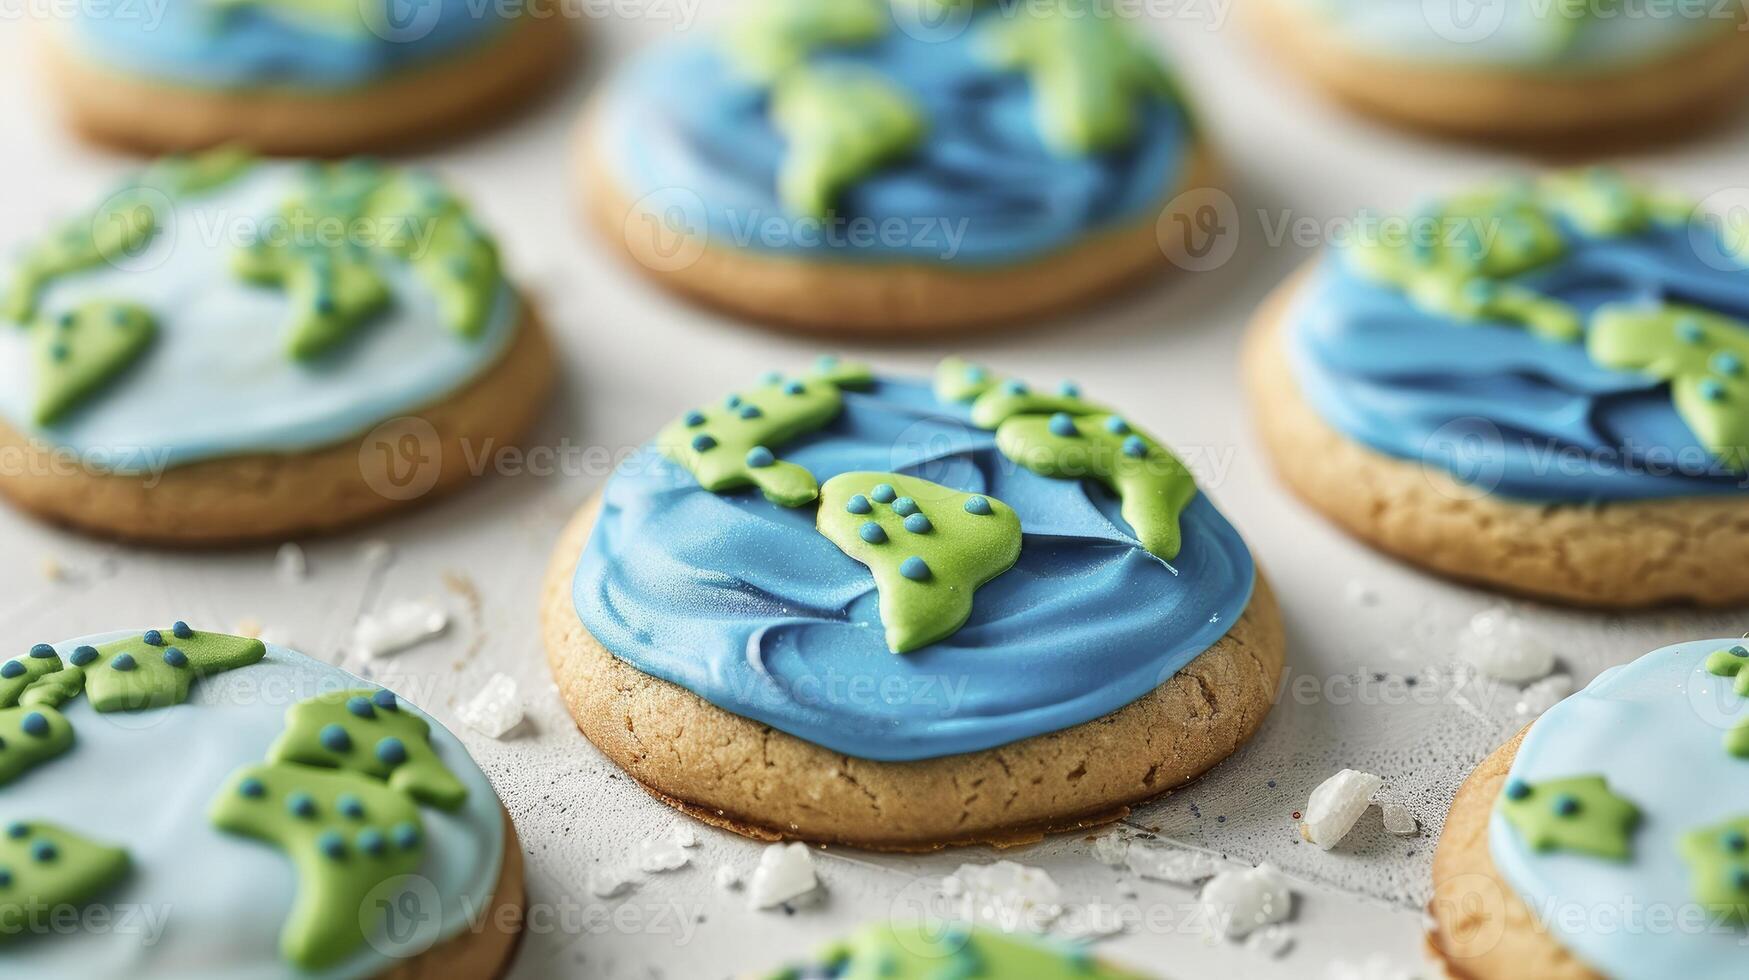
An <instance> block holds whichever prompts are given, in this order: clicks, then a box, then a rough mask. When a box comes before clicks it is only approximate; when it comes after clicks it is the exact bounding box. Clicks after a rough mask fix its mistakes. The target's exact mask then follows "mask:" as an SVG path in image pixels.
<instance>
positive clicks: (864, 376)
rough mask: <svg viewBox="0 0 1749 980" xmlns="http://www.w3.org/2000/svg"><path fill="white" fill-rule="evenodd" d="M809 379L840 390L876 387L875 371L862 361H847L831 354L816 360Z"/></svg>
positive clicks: (859, 389) (823, 355)
mask: <svg viewBox="0 0 1749 980" xmlns="http://www.w3.org/2000/svg"><path fill="white" fill-rule="evenodd" d="M809 377H812V378H817V379H819V380H821V381H824V382H826V383H827V384H829V385H832V386H833V387H835V388H838V389H840V390H847V391H861V390H865V389H868V388H872V387H874V383H875V376H874V369H873V368H870V367H869V366H868V365H867V364H864V363H862V362H861V361H846V360H844V359H842V358H839V357H834V356H833V355H831V354H822V355H820V356H819V357H817V358H815V359H814V367H813V369H812V370H811V371H810V372H809Z"/></svg>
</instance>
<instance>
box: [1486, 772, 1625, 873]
mask: <svg viewBox="0 0 1749 980" xmlns="http://www.w3.org/2000/svg"><path fill="white" fill-rule="evenodd" d="M1509 785H1510V784H1509ZM1527 788H1528V790H1529V792H1528V793H1526V794H1525V795H1524V796H1523V797H1522V798H1520V799H1516V800H1515V799H1512V798H1511V794H1510V793H1501V794H1500V802H1499V807H1500V812H1501V813H1502V814H1503V815H1504V816H1505V817H1506V819H1507V821H1508V822H1509V823H1511V824H1512V826H1513V827H1514V828H1516V829H1517V830H1518V835H1519V837H1520V838H1522V839H1523V840H1524V842H1525V844H1527V845H1529V846H1530V848H1531V849H1532V850H1535V851H1556V850H1561V851H1577V852H1579V853H1582V854H1590V855H1593V856H1596V857H1601V858H1608V859H1611V860H1615V861H1625V860H1627V858H1628V854H1629V846H1630V838H1631V837H1632V835H1633V832H1634V828H1636V827H1638V826H1639V823H1640V811H1639V808H1638V807H1636V806H1634V804H1632V803H1630V802H1629V801H1627V800H1625V799H1623V798H1622V797H1620V796H1617V795H1615V794H1614V793H1612V792H1610V789H1609V785H1608V784H1607V783H1606V782H1605V781H1604V778H1603V777H1602V776H1572V777H1569V778H1566V779H1551V780H1547V781H1545V782H1541V783H1536V784H1535V785H1527ZM1566 798H1570V799H1571V800H1573V801H1575V802H1576V803H1577V804H1578V808H1577V809H1576V810H1575V811H1573V812H1572V813H1571V814H1563V813H1561V812H1560V803H1561V801H1562V800H1563V799H1566Z"/></svg>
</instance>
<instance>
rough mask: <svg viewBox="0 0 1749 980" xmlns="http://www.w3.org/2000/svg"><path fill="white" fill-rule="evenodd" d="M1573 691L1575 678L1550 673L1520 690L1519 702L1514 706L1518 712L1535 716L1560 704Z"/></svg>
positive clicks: (1527, 715) (1513, 708)
mask: <svg viewBox="0 0 1749 980" xmlns="http://www.w3.org/2000/svg"><path fill="white" fill-rule="evenodd" d="M1572 693H1573V678H1572V677H1571V676H1570V675H1567V674H1550V675H1549V676H1547V677H1545V678H1543V679H1542V680H1540V681H1537V682H1536V683H1535V684H1532V685H1530V686H1529V687H1527V688H1525V689H1524V690H1522V691H1520V692H1518V703H1517V704H1514V705H1513V706H1512V710H1513V711H1514V712H1516V713H1517V714H1520V715H1523V716H1526V717H1530V718H1535V717H1538V716H1540V715H1541V714H1542V713H1543V712H1545V711H1547V710H1549V709H1550V708H1552V707H1554V706H1555V705H1557V704H1559V703H1560V702H1561V700H1562V699H1564V698H1565V697H1566V696H1567V695H1569V694H1572Z"/></svg>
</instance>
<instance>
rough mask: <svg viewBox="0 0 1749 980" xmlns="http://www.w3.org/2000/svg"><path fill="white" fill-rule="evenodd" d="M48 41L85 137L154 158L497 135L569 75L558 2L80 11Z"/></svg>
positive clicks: (64, 100) (254, 1)
mask: <svg viewBox="0 0 1749 980" xmlns="http://www.w3.org/2000/svg"><path fill="white" fill-rule="evenodd" d="M69 9H70V13H69V14H68V15H66V16H65V17H63V18H61V19H57V20H55V21H53V22H52V23H51V24H50V25H49V26H48V27H47V29H45V31H44V33H43V35H42V37H41V41H42V44H43V48H44V49H45V53H46V55H47V57H46V58H44V59H43V60H44V64H45V66H46V67H47V68H48V70H49V72H48V73H49V82H50V85H49V88H50V91H51V92H52V93H53V95H54V96H55V97H56V99H57V101H59V102H60V103H61V108H62V109H63V111H64V112H65V113H66V115H67V117H68V119H69V120H70V121H71V123H72V124H73V126H74V127H75V128H77V129H78V130H79V131H80V132H81V133H83V134H85V135H87V136H89V137H91V138H93V139H97V140H101V141H103V142H106V143H112V144H118V145H121V146H124V147H128V148H132V149H137V150H141V151H145V152H152V153H162V152H174V151H188V150H198V149H204V148H206V147H210V146H214V145H217V144H220V143H228V142H238V143H243V144H247V145H249V146H252V147H254V148H256V149H257V150H259V151H261V152H264V153H275V154H284V155H302V154H312V155H319V156H333V155H340V154H346V153H358V152H364V151H376V150H389V149H396V148H400V147H403V146H405V145H406V144H408V143H410V142H414V141H419V140H425V139H429V138H431V137H434V136H439V135H442V134H445V133H448V132H451V131H454V130H459V129H462V128H465V127H467V126H471V125H475V124H478V123H482V122H486V121H490V120H494V119H496V118H498V117H500V116H501V115H502V114H503V112H504V111H505V110H507V109H510V108H512V107H513V106H514V105H515V104H517V103H519V102H522V101H525V100H526V99H528V98H529V97H530V96H532V95H534V94H535V93H537V92H539V91H540V90H541V89H542V88H543V87H544V84H545V83H546V82H547V81H548V80H549V79H550V78H551V76H553V75H555V74H557V72H558V70H559V69H560V68H561V67H562V66H563V65H564V64H565V62H566V61H567V60H568V59H569V56H570V52H571V38H570V34H569V29H568V26H567V22H566V21H564V20H563V19H561V18H560V17H558V16H557V15H556V10H555V9H554V5H553V4H551V3H549V2H548V0H531V2H529V3H515V4H491V3H487V4H481V3H478V2H473V0H418V2H416V3H411V4H409V3H403V2H399V0H179V2H175V3H167V4H156V5H152V4H130V3H102V4H77V5H74V6H73V7H71V8H69Z"/></svg>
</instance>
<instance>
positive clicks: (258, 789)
mask: <svg viewBox="0 0 1749 980" xmlns="http://www.w3.org/2000/svg"><path fill="white" fill-rule="evenodd" d="M237 795H238V796H241V797H244V798H245V799H250V800H259V799H261V798H262V797H263V796H266V795H267V784H265V783H263V782H262V781H261V780H259V779H256V778H255V777H254V776H250V777H249V778H247V779H245V780H243V781H242V782H240V783H238V784H237Z"/></svg>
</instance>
